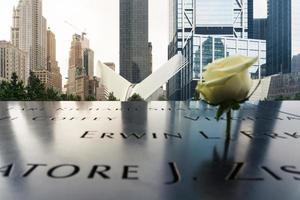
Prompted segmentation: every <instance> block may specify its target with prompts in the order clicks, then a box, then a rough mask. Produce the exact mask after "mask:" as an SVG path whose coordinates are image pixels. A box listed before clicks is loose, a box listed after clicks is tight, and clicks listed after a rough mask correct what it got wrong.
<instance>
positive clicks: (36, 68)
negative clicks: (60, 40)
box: [11, 0, 47, 82]
mask: <svg viewBox="0 0 300 200" xmlns="http://www.w3.org/2000/svg"><path fill="white" fill-rule="evenodd" d="M11 41H12V44H13V45H14V46H16V47H18V48H19V49H21V50H22V51H24V52H25V53H26V54H27V57H28V59H27V60H28V62H27V63H26V75H25V76H26V80H27V79H28V77H29V72H30V71H33V72H34V73H36V75H37V76H40V75H41V74H45V73H44V72H43V71H44V70H46V68H47V20H46V19H45V18H44V17H43V15H42V0H20V1H19V3H18V6H17V7H15V8H14V9H13V25H12V27H11ZM43 77H44V78H43V80H46V79H45V76H44V75H43ZM42 82H43V81H42Z"/></svg>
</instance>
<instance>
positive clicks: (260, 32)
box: [251, 18, 268, 40]
mask: <svg viewBox="0 0 300 200" xmlns="http://www.w3.org/2000/svg"><path fill="white" fill-rule="evenodd" d="M267 22H268V20H267V19H266V18H261V19H259V18H257V19H254V20H253V33H252V37H251V39H259V40H267V31H268V23H267Z"/></svg>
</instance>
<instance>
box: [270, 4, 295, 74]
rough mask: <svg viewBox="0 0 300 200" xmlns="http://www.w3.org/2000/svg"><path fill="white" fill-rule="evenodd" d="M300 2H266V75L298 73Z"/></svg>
mask: <svg viewBox="0 0 300 200" xmlns="http://www.w3.org/2000/svg"><path fill="white" fill-rule="evenodd" d="M299 19H300V0H269V1H268V41H267V74H268V75H273V74H280V73H291V72H299V71H300V20H299Z"/></svg>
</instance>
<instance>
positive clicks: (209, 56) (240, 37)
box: [167, 0, 265, 100]
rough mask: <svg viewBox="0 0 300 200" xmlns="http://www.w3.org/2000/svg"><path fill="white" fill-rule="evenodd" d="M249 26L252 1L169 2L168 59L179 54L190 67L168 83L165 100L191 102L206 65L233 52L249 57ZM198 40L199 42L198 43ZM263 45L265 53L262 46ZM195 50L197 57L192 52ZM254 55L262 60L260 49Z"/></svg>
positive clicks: (205, 0) (196, 0)
mask: <svg viewBox="0 0 300 200" xmlns="http://www.w3.org/2000/svg"><path fill="white" fill-rule="evenodd" d="M252 24H253V0H170V37H169V38H170V44H169V47H168V55H169V58H171V57H172V56H174V55H175V54H177V53H178V52H182V53H183V55H184V56H185V57H186V59H187V60H188V61H189V64H188V66H187V67H185V68H184V69H183V70H182V71H180V72H179V73H178V74H176V75H175V76H174V77H173V78H172V79H171V80H170V81H169V82H168V85H167V95H168V98H169V99H170V100H187V99H191V98H192V96H193V94H194V90H195V84H196V82H197V80H199V79H200V76H201V73H202V72H201V68H203V67H204V66H205V65H206V64H208V63H210V62H212V61H214V60H216V59H218V58H223V57H226V56H228V55H232V54H234V52H235V53H239V54H242V55H249V56H250V54H251V53H252V52H250V51H249V50H250V49H249V48H250V47H251V48H252V46H251V44H252V43H253V42H254V41H250V40H249V41H248V40H247V38H248V31H249V30H248V27H249V26H251V27H252V26H253V25H252ZM183 27H184V28H183ZM209 36H210V37H209ZM205 37H207V38H206V39H204V38H205ZM199 38H201V39H202V41H201V42H198V43H197V41H199ZM226 38H228V40H227V39H226ZM229 38H231V39H233V41H231V40H229ZM226 42H227V43H226ZM232 42H233V43H232ZM244 43H246V44H245V45H243V46H239V45H241V44H244ZM254 43H256V44H257V43H259V41H255V42H254ZM262 43H264V44H263V45H262V47H263V48H264V51H265V42H264V41H262ZM254 46H256V47H257V48H258V47H260V45H254ZM200 48H201V50H200ZM239 48H240V49H239ZM263 48H262V50H263ZM196 49H198V50H199V52H198V53H195V52H194V51H195V50H196ZM231 51H232V52H231ZM255 52H256V53H255V56H258V54H260V55H262V58H263V57H264V60H265V55H263V53H259V52H261V51H260V49H255ZM264 54H265V53H264ZM193 55H194V56H193ZM197 59H198V60H200V59H201V63H199V62H196V61H197Z"/></svg>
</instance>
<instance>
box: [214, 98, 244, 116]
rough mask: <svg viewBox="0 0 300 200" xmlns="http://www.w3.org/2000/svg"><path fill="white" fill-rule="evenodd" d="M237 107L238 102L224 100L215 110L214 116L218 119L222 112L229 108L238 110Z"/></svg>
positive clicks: (238, 105)
mask: <svg viewBox="0 0 300 200" xmlns="http://www.w3.org/2000/svg"><path fill="white" fill-rule="evenodd" d="M239 109H240V103H239V102H236V101H228V102H224V103H222V104H220V106H219V108H218V111H217V115H216V118H217V120H218V121H219V120H220V118H221V117H222V115H223V114H224V113H228V112H230V111H231V110H239Z"/></svg>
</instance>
